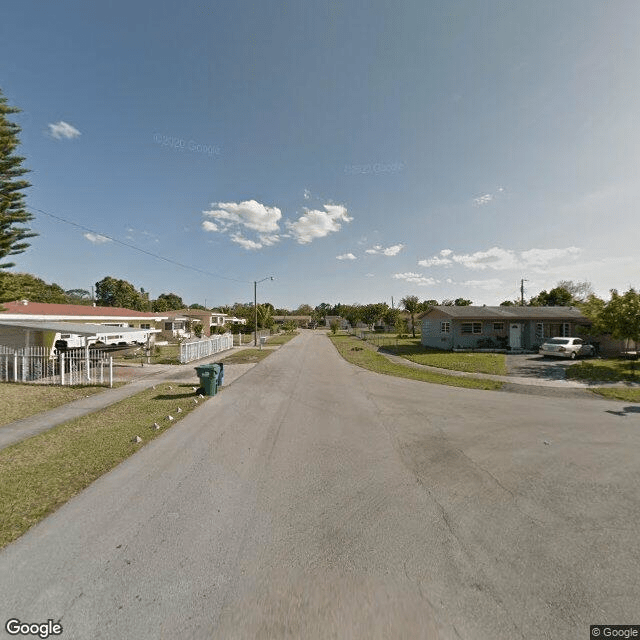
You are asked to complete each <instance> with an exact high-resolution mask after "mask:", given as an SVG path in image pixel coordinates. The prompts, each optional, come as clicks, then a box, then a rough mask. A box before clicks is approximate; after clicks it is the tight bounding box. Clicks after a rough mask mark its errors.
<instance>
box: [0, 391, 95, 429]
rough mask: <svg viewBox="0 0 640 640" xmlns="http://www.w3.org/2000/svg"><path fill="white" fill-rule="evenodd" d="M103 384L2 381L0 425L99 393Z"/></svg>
mask: <svg viewBox="0 0 640 640" xmlns="http://www.w3.org/2000/svg"><path fill="white" fill-rule="evenodd" d="M106 388H107V387H104V386H86V387H85V386H82V385H77V386H72V387H62V386H59V385H44V384H22V383H20V382H3V383H1V384H0V407H2V412H0V426H2V425H5V424H9V423H10V422H14V421H16V420H21V419H22V418H27V417H29V416H33V415H35V414H36V413H41V412H42V411H48V410H49V409H55V407H59V406H60V405H63V404H67V402H73V401H74V400H78V399H80V398H85V397H86V396H90V395H93V394H94V393H100V392H101V391H104V390H105V389H106Z"/></svg>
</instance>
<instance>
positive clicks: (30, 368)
mask: <svg viewBox="0 0 640 640" xmlns="http://www.w3.org/2000/svg"><path fill="white" fill-rule="evenodd" d="M0 382H34V383H40V384H59V385H83V384H84V385H86V384H91V385H94V384H108V385H109V386H110V387H112V386H113V358H112V357H111V356H107V355H106V354H105V353H104V352H102V351H99V350H93V349H89V350H86V349H74V350H72V351H66V352H61V353H57V354H55V355H52V354H51V351H50V349H48V348H47V347H24V348H21V349H13V348H11V347H3V346H0Z"/></svg>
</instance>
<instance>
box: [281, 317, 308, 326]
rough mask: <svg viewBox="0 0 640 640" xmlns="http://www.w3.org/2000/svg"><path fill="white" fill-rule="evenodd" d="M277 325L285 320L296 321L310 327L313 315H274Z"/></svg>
mask: <svg viewBox="0 0 640 640" xmlns="http://www.w3.org/2000/svg"><path fill="white" fill-rule="evenodd" d="M273 321H274V322H275V323H276V324H277V325H281V324H283V323H284V322H295V323H296V324H297V325H298V326H299V327H308V326H309V325H310V324H311V316H273Z"/></svg>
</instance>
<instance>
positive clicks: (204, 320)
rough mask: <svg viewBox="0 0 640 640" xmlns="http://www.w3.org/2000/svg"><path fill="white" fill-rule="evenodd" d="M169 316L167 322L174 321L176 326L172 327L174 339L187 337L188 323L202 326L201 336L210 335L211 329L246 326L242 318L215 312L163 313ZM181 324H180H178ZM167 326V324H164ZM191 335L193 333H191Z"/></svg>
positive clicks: (184, 310)
mask: <svg viewBox="0 0 640 640" xmlns="http://www.w3.org/2000/svg"><path fill="white" fill-rule="evenodd" d="M164 313H166V315H168V316H169V320H174V321H176V322H177V323H178V324H176V326H175V327H173V329H172V331H173V332H175V333H174V337H176V336H183V335H188V334H189V331H188V329H187V326H188V324H189V322H191V324H192V325H193V324H194V323H195V324H197V323H200V324H201V325H202V335H203V336H209V335H211V327H216V328H217V327H223V326H224V325H225V324H234V325H237V324H246V323H247V321H246V320H245V319H244V318H236V317H235V316H230V315H229V314H227V313H218V312H217V311H207V310H206V309H178V310H177V311H165V312H164ZM180 323H181V324H180ZM166 324H167V326H168V323H166ZM192 333H193V332H192Z"/></svg>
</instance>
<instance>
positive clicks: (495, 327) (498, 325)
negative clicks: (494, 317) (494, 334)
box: [493, 322, 504, 331]
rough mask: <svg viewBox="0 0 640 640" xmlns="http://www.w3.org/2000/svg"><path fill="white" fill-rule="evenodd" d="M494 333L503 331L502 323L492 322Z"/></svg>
mask: <svg viewBox="0 0 640 640" xmlns="http://www.w3.org/2000/svg"><path fill="white" fill-rule="evenodd" d="M493 330H494V331H504V322H494V323H493Z"/></svg>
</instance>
